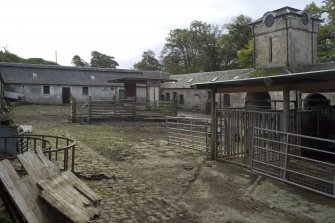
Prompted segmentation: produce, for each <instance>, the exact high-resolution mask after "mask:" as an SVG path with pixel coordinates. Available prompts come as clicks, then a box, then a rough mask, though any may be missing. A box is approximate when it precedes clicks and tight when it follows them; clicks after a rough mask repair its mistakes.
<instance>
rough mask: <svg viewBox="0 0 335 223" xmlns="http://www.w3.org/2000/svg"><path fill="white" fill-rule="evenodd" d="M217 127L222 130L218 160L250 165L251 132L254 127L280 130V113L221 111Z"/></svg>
mask: <svg viewBox="0 0 335 223" xmlns="http://www.w3.org/2000/svg"><path fill="white" fill-rule="evenodd" d="M218 117H219V118H218V121H219V123H218V125H219V126H220V128H221V129H222V132H221V134H222V136H221V137H220V138H221V139H222V142H220V143H219V145H218V158H219V159H223V160H226V161H230V162H234V163H238V164H242V165H247V166H249V164H250V156H249V153H250V150H251V144H252V131H253V129H254V128H255V127H256V126H260V127H263V128H269V129H275V130H279V129H280V125H279V124H280V112H277V111H274V112H272V111H269V112H261V111H249V110H245V109H221V110H219V111H218Z"/></svg>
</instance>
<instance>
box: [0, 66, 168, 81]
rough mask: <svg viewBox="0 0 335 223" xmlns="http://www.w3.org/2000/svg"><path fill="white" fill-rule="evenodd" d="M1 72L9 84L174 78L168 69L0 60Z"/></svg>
mask: <svg viewBox="0 0 335 223" xmlns="http://www.w3.org/2000/svg"><path fill="white" fill-rule="evenodd" d="M0 73H1V76H2V78H3V79H4V82H5V83H9V84H44V85H71V86H75V85H80V86H112V85H116V84H115V83H108V81H109V80H113V79H118V78H125V77H127V78H135V79H136V78H144V79H149V80H161V81H167V80H169V79H170V74H169V73H164V72H153V71H139V70H126V69H110V68H92V67H70V66H58V65H36V64H19V63H0Z"/></svg>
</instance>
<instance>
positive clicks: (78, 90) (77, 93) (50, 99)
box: [5, 84, 123, 104]
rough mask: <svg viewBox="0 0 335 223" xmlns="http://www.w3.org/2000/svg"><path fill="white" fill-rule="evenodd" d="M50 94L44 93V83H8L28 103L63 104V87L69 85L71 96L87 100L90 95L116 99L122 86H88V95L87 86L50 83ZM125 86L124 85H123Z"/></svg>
mask: <svg viewBox="0 0 335 223" xmlns="http://www.w3.org/2000/svg"><path fill="white" fill-rule="evenodd" d="M49 86H50V94H43V85H22V84H21V85H17V84H7V85H6V86H5V90H7V91H10V92H15V93H20V94H23V95H24V97H25V102H28V103H42V104H44V103H45V104H62V88H63V87H69V88H70V91H71V96H73V97H74V98H76V99H77V100H85V99H87V98H88V96H91V98H92V99H93V100H94V99H96V100H103V99H106V100H107V99H110V100H113V99H115V94H116V91H118V89H120V87H111V86H106V87H95V86H88V95H84V94H83V87H86V86H57V85H49ZM121 88H123V87H121Z"/></svg>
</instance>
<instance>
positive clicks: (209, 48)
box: [161, 21, 220, 74]
mask: <svg viewBox="0 0 335 223" xmlns="http://www.w3.org/2000/svg"><path fill="white" fill-rule="evenodd" d="M219 36H220V30H219V29H218V28H217V27H216V26H213V25H209V24H207V23H204V22H200V21H193V22H192V23H191V25H190V28H189V29H175V30H171V31H170V33H169V36H168V37H167V38H166V43H165V46H164V48H163V51H162V55H161V57H162V61H163V65H164V69H165V70H166V71H168V72H170V73H172V74H180V73H191V72H199V71H214V70H217V69H219V60H218V53H217V48H216V44H217V40H218V38H219Z"/></svg>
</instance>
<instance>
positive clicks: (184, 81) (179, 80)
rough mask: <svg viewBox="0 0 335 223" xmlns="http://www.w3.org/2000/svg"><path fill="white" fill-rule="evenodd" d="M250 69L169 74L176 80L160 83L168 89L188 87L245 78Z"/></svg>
mask: <svg viewBox="0 0 335 223" xmlns="http://www.w3.org/2000/svg"><path fill="white" fill-rule="evenodd" d="M251 71H253V69H251V68H250V69H238V70H227V71H213V72H203V73H191V74H179V75H171V79H173V80H176V81H172V82H166V83H163V84H162V85H161V88H169V89H175V88H190V87H191V85H192V84H194V83H202V82H211V81H212V82H217V81H224V80H232V79H237V78H247V77H248V75H249V73H250V72H251Z"/></svg>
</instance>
